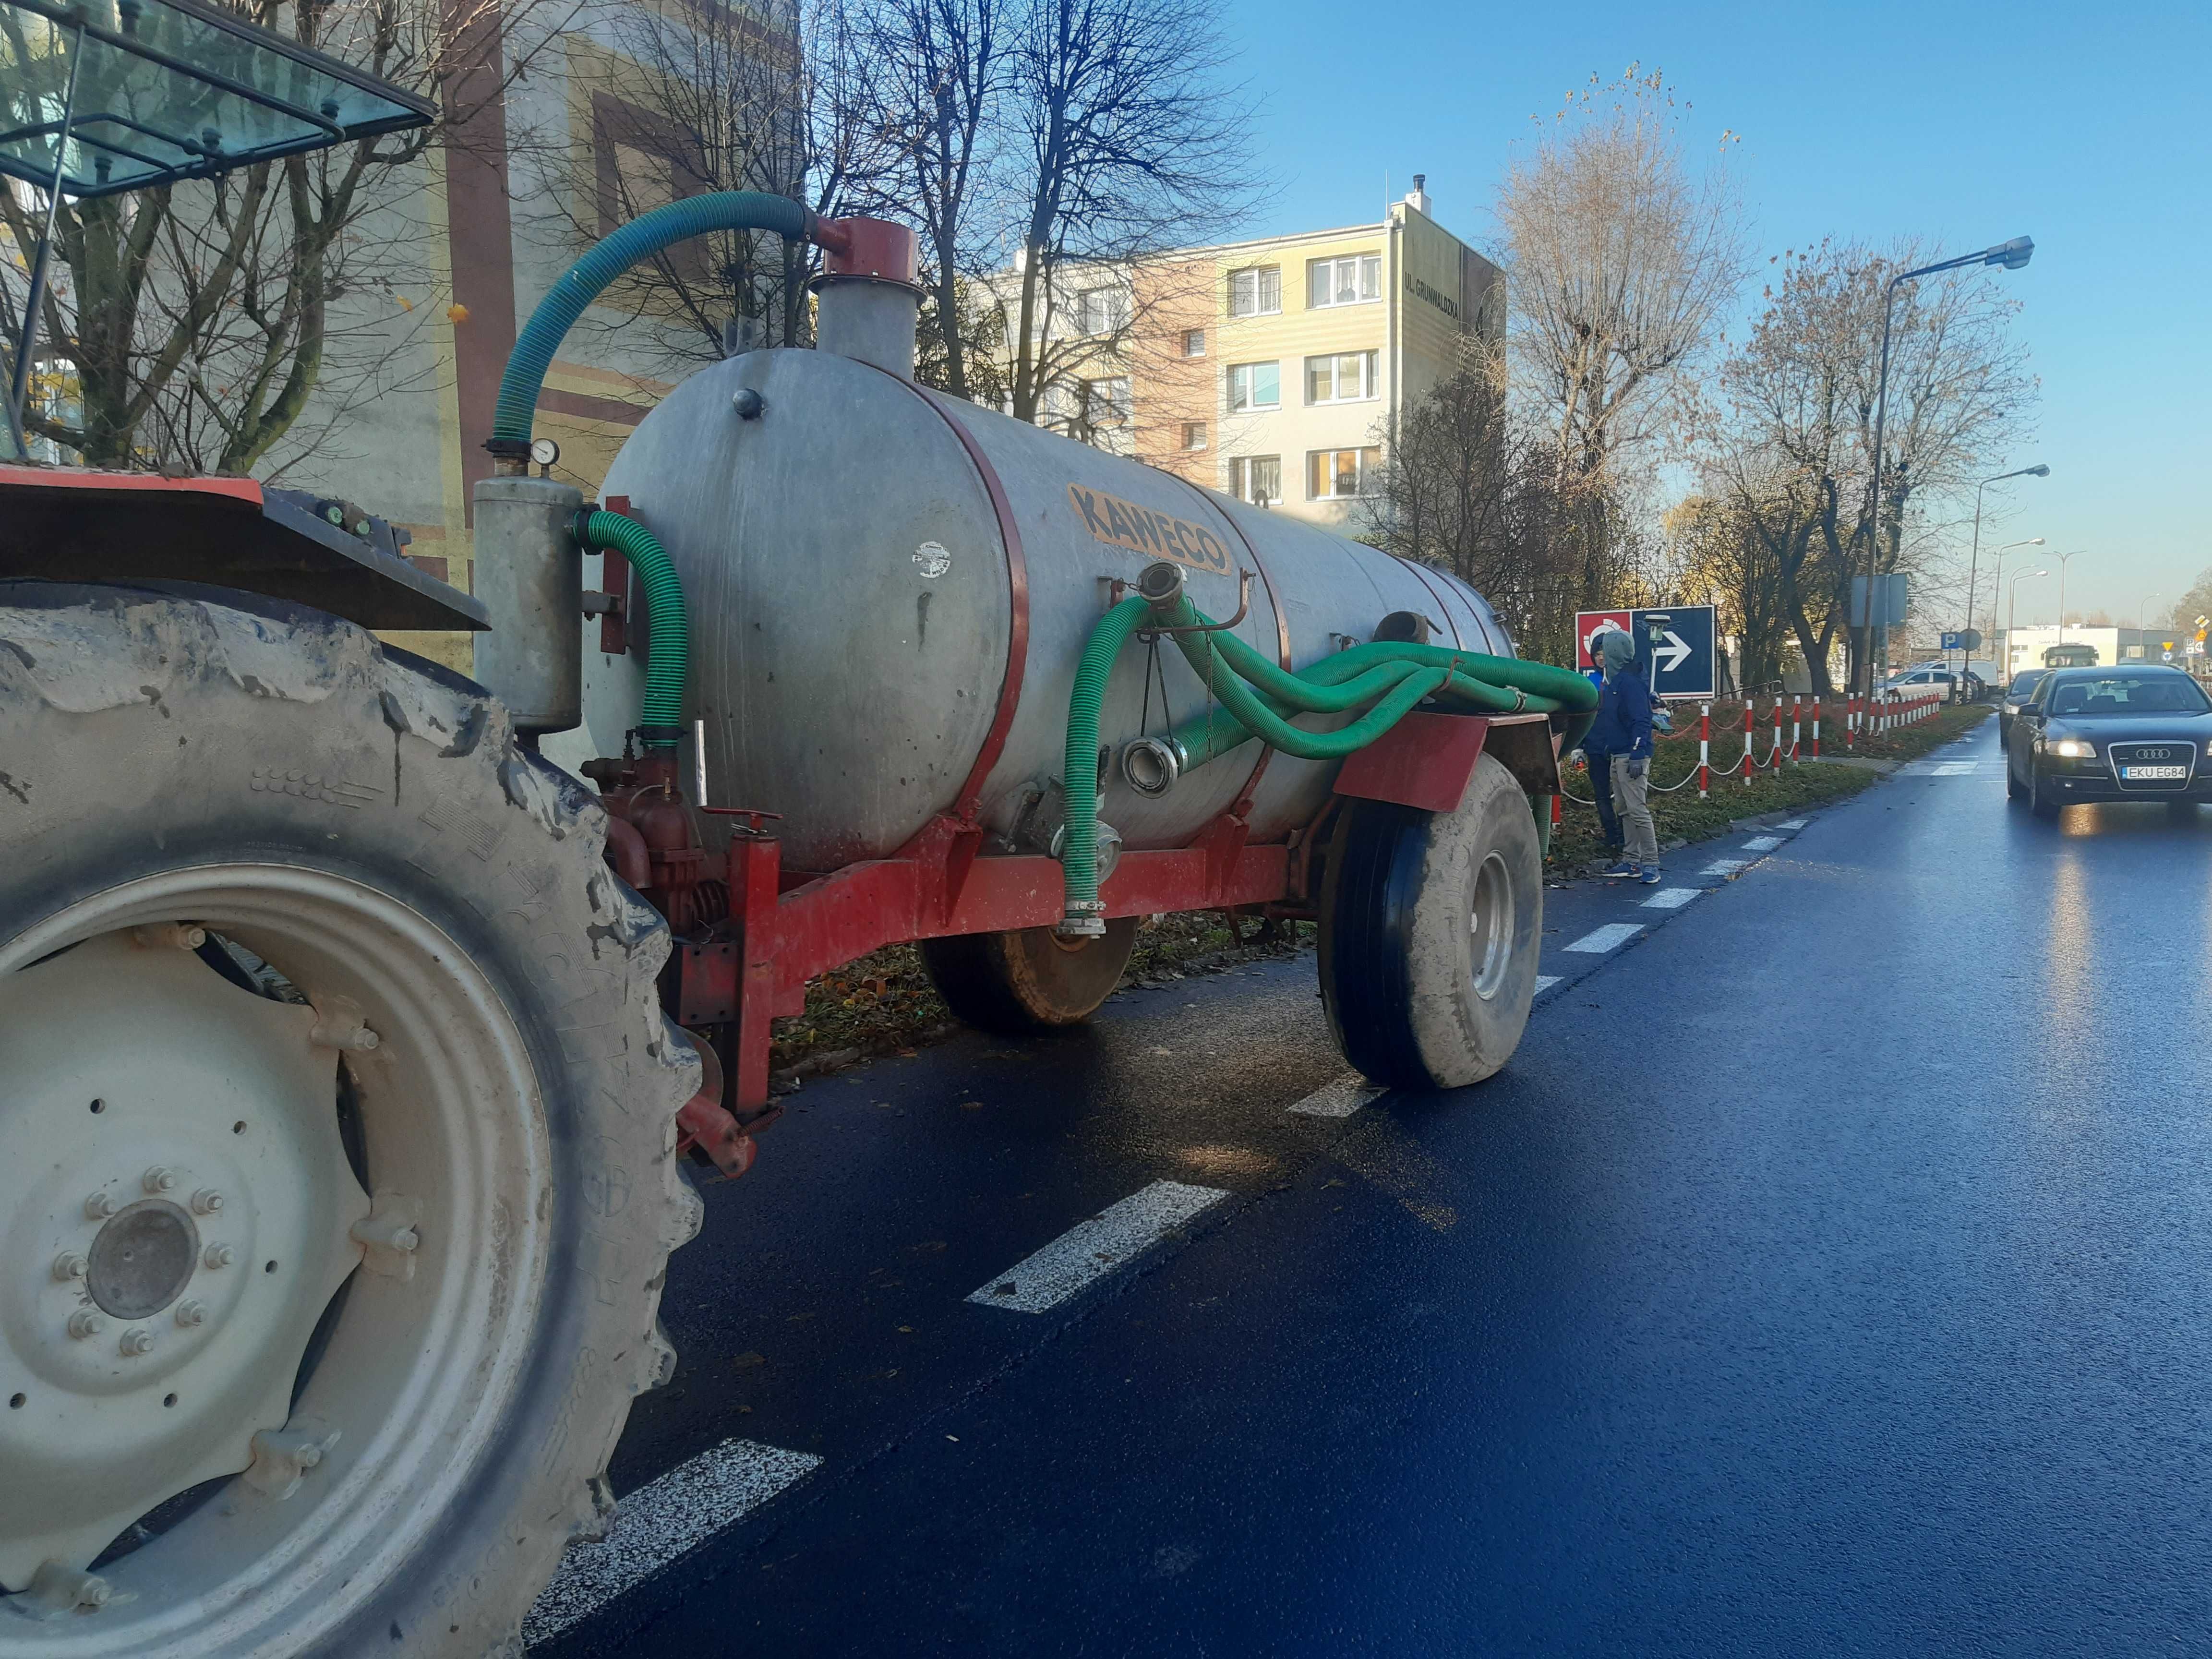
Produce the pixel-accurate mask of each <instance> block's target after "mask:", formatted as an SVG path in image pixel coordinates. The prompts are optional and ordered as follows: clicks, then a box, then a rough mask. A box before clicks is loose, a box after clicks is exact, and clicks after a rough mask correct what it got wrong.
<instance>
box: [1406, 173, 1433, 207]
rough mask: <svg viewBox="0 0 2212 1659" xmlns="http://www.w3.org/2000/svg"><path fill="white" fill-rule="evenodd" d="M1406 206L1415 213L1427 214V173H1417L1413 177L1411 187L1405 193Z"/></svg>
mask: <svg viewBox="0 0 2212 1659" xmlns="http://www.w3.org/2000/svg"><path fill="white" fill-rule="evenodd" d="M1406 205H1407V207H1409V208H1411V209H1413V211H1414V212H1416V213H1419V214H1427V213H1428V211H1429V175H1428V174H1427V173H1415V174H1414V175H1413V189H1411V190H1409V191H1407V192H1406Z"/></svg>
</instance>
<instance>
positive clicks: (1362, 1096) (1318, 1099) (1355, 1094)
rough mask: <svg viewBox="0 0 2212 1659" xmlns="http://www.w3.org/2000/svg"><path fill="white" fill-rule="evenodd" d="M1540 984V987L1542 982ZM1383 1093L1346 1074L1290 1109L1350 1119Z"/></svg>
mask: <svg viewBox="0 0 2212 1659" xmlns="http://www.w3.org/2000/svg"><path fill="white" fill-rule="evenodd" d="M1538 983H1539V984H1540V985H1541V983H1542V981H1538ZM1382 1092H1383V1091H1382V1090H1380V1089H1378V1088H1376V1086H1375V1085H1373V1084H1371V1083H1370V1082H1369V1081H1368V1080H1367V1079H1365V1078H1364V1077H1362V1076H1360V1075H1359V1073H1357V1072H1346V1073H1345V1074H1344V1075H1343V1076H1342V1077H1340V1078H1339V1079H1337V1080H1336V1081H1335V1082H1334V1083H1331V1084H1328V1085H1325V1086H1324V1087H1322V1088H1319V1089H1316V1090H1315V1091H1313V1092H1312V1093H1311V1094H1310V1095H1308V1096H1307V1097H1305V1098H1304V1100H1301V1101H1299V1102H1298V1103H1297V1104H1296V1105H1294V1106H1292V1107H1291V1110H1292V1111H1294V1112H1304V1114H1305V1115H1307V1116H1308V1117H1350V1116H1351V1115H1352V1114H1353V1113H1354V1112H1356V1111H1358V1109H1360V1108H1361V1107H1362V1106H1364V1105H1365V1104H1366V1103H1368V1102H1369V1101H1370V1100H1373V1099H1374V1098H1375V1097H1376V1096H1378V1095H1380V1094H1381V1093H1382Z"/></svg>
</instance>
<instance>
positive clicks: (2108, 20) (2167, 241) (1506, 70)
mask: <svg viewBox="0 0 2212 1659" xmlns="http://www.w3.org/2000/svg"><path fill="white" fill-rule="evenodd" d="M1228 20H1229V26H1230V28H1231V33H1232V36H1233V38H1234V41H1235V44H1236V46H1237V49H1238V50H1239V52H1240V53H1241V57H1240V61H1239V72H1240V73H1241V74H1242V75H1243V76H1244V77H1245V78H1246V79H1248V80H1249V82H1250V83H1251V86H1252V88H1253V90H1254V91H1255V93H1257V94H1260V96H1261V98H1262V99H1263V100H1265V107H1264V110H1263V112H1262V114H1261V122H1260V131H1259V135H1258V138H1259V142H1258V143H1256V144H1255V155H1257V156H1258V157H1259V158H1261V166H1262V167H1265V168H1267V170H1269V171H1271V172H1273V173H1275V174H1276V175H1278V176H1279V177H1280V178H1281V179H1282V180H1283V184H1284V188H1283V189H1282V191H1280V192H1279V195H1277V196H1275V197H1273V198H1271V206H1270V210H1269V212H1268V214H1267V217H1266V219H1265V221H1264V222H1262V223H1261V224H1260V225H1257V226H1255V228H1254V234H1269V233H1273V232H1279V231H1285V230H1291V229H1296V228H1313V227H1316V226H1319V225H1323V224H1329V223H1351V222H1358V221H1359V220H1361V219H1364V218H1369V217H1374V216H1379V214H1380V210H1381V206H1382V204H1383V199H1384V197H1383V175H1384V174H1385V173H1386V172H1387V173H1389V185H1390V188H1391V190H1392V191H1393V192H1394V193H1402V192H1403V191H1405V190H1406V189H1407V185H1408V181H1409V179H1410V177H1411V175H1412V174H1413V173H1415V172H1417V171H1419V172H1423V173H1426V174H1427V175H1428V180H1429V191H1430V194H1431V196H1432V197H1434V198H1435V204H1436V214H1437V217H1438V218H1439V219H1440V220H1441V221H1442V222H1443V223H1444V224H1445V225H1446V226H1448V227H1449V228H1451V229H1453V230H1455V231H1456V232H1458V233H1459V234H1461V235H1462V236H1464V237H1466V238H1468V240H1471V241H1474V242H1476V243H1477V244H1478V245H1482V244H1486V243H1488V242H1489V240H1491V237H1492V222H1491V218H1490V214H1489V203H1490V199H1491V196H1492V191H1493V189H1494V188H1495V185H1496V184H1497V180H1498V174H1499V171H1500V169H1501V167H1503V165H1504V162H1505V161H1506V159H1507V157H1508V156H1509V155H1510V154H1511V153H1512V147H1513V146H1514V145H1515V144H1516V143H1525V142H1526V140H1527V137H1528V135H1529V134H1531V133H1532V132H1533V131H1534V127H1533V126H1532V125H1531V123H1530V120H1529V117H1530V116H1531V115H1534V114H1538V113H1542V114H1544V115H1546V116H1548V115H1549V114H1550V112H1553V111H1554V110H1556V109H1557V108H1558V107H1559V100H1560V96H1561V94H1564V93H1565V91H1566V90H1567V89H1568V88H1571V87H1574V86H1577V85H1579V84H1581V83H1583V82H1585V81H1586V80H1587V79H1588V77H1589V75H1590V73H1591V71H1593V70H1595V71H1597V72H1599V73H1600V74H1601V75H1602V76H1606V77H1607V78H1610V77H1611V76H1614V75H1617V74H1618V73H1620V70H1623V69H1624V68H1626V66H1627V65H1628V64H1630V63H1631V62H1633V61H1640V62H1641V63H1642V64H1644V67H1645V69H1647V70H1649V69H1650V68H1652V67H1654V66H1657V67H1659V68H1661V69H1663V70H1664V71H1665V72H1666V76H1667V78H1668V82H1671V83H1673V84H1674V85H1675V86H1676V87H1678V88H1680V91H1681V93H1682V94H1684V95H1686V97H1688V98H1689V99H1690V100H1691V101H1692V106H1693V108H1692V112H1691V114H1690V118H1689V121H1688V123H1687V126H1686V131H1687V133H1688V136H1689V137H1690V139H1691V142H1692V144H1693V145H1694V146H1696V147H1697V149H1698V150H1699V152H1700V153H1702V152H1703V151H1704V150H1705V147H1706V146H1709V145H1711V143H1714V142H1715V141H1716V140H1717V137H1718V135H1719V134H1720V132H1721V131H1722V130H1723V128H1730V129H1733V130H1735V131H1736V132H1738V133H1741V135H1743V142H1742V144H1741V149H1739V150H1738V151H1737V152H1736V154H1735V166H1736V169H1737V178H1738V181H1739V183H1740V185H1741V190H1742V194H1743V198H1744V203H1745V206H1746V208H1747V213H1748V217H1749V221H1750V225H1751V229H1752V234H1753V242H1754V244H1755V245H1756V246H1757V247H1758V248H1759V252H1760V253H1761V255H1762V256H1764V255H1765V253H1769V252H1779V251H1781V250H1782V249H1784V248H1785V247H1803V246H1807V245H1808V244H1810V243H1812V242H1814V241H1817V240H1819V239H1820V237H1822V236H1824V235H1836V236H1840V237H1862V238H1868V239H1878V238H1887V237H1890V236H1893V235H1896V234H1905V233H1915V234H1921V235H1923V236H1925V237H1928V238H1930V239H1933V240H1936V241H1938V242H1940V243H1941V245H1942V246H1943V247H1944V249H1945V250H1946V251H1947V252H1968V251H1970V250H1972V249H1973V248H1977V247H1982V246H1988V245H1989V244H1990V243H1994V242H1999V241H2002V240H2005V239H2007V238H2008V237H2011V236H2015V235H2020V234H2027V235H2032V236H2033V237H2034V238H2035V244H2036V252H2035V258H2034V262H2033V264H2030V265H2029V266H2028V268H2027V270H2023V271H2021V272H2018V273H2016V274H2015V275H2013V276H2010V277H2009V278H2008V283H2009V284H2010V286H2011V289H2012V291H2013V292H2014V293H2015V294H2016V295H2017V296H2018V297H2019V298H2020V299H2021V301H2023V302H2024V305H2025V309H2024V310H2023V311H2022V312H2021V316H2020V318H2019V319H2018V327H2019V329H2020V331H2021V337H2022V338H2023V339H2024V340H2025V341H2026V343H2027V345H2028V347H2029V349H2030V351H2031V353H2032V354H2033V368H2034V370H2035V372H2036V374H2038V375H2039V377H2040V379H2041V381H2042V393H2043V396H2042V404H2041V407H2040V410H2039V414H2038V416H2037V432H2036V435H2035V436H2034V437H2033V440H2031V441H2029V442H2027V444H2025V445H2023V446H2022V447H2021V450H2020V451H2019V453H2016V454H2015V455H2013V456H2010V457H2008V458H2005V460H2004V463H2003V465H1996V466H1992V467H1991V468H1990V471H1992V472H1998V471H2007V470H2008V469H2009V468H2010V467H2012V466H2020V465H2027V464H2028V463H2029V462H2032V461H2044V462H2047V463H2048V464H2049V465H2050V466H2051V477H2049V478H2048V479H2045V480H2042V481H2036V480H2032V479H2031V480H2026V481H2023V483H2021V484H2019V485H2010V484H2008V485H2002V486H1999V487H1998V489H2003V490H2007V491H2010V492H2013V499H2012V501H2011V503H2010V505H2009V506H2008V507H2006V508H2005V509H2004V512H2005V513H2006V516H2005V517H2004V518H2003V519H2002V521H2001V522H1998V523H1996V525H1995V526H1993V527H1994V529H1995V530H1996V531H1997V532H2001V533H1998V534H1996V535H1992V534H1991V533H1990V532H1991V529H1992V526H1990V524H1988V523H1985V525H1984V546H1985V547H1986V546H1988V545H1990V544H1992V543H1993V542H1994V541H2013V540H2017V539H2020V538H2025V537H2029V536H2043V537H2045V538H2047V539H2048V543H2049V545H2050V547H2051V549H2052V550H2067V549H2071V548H2076V547H2079V548H2085V549H2087V553H2085V554H2084V556H2081V557H2080V558H2077V559H2075V560H2074V561H2073V562H2072V565H2071V567H2070V569H2069V576H2068V579H2067V595H2066V599H2067V608H2068V609H2069V611H2072V610H2075V609H2078V608H2085V607H2087V608H2094V607H2103V608H2106V609H2108V610H2110V611H2112V612H2113V614H2114V615H2115V617H2117V618H2118V619H2120V620H2124V621H2127V620H2132V619H2133V617H2134V616H2135V613H2136V610H2137V609H2138V607H2139V605H2140V604H2141V602H2142V598H2143V596H2144V595H2145V594H2146V593H2147V592H2151V591H2153V590H2162V591H2163V592H2164V593H2165V594H2166V599H2164V600H2160V601H2154V604H2153V606H2152V609H2153V611H2154V612H2157V613H2160V614H2162V613H2163V611H2165V609H2166V605H2168V604H2169V603H2171V601H2172V599H2176V598H2178V597H2179V594H2180V593H2181V592H2182V591H2183V590H2184V589H2185V587H2187V586H2188V585H2189V584H2190V582H2191V581H2192V580H2194V579H2195V577H2196V575H2197V573H2198V572H2199V571H2200V570H2203V569H2204V568H2207V567H2212V528H2208V526H2209V525H2212V519H2208V515H2207V513H2206V512H2205V511H2204V507H2203V501H2202V497H2203V494H2204V492H2205V491H2206V490H2207V489H2208V488H2212V453H2208V450H2212V443H2208V439H2212V418H2208V416H2207V412H2206V411H2207V400H2208V398H2212V307H2209V306H2208V305H2207V303H2206V301H2205V300H2204V298H2203V295H2206V294H2207V293H2208V292H2212V137H2208V134H2212V96H2208V93H2207V89H2206V86H2205V82H2204V79H2203V77H2204V76H2205V75H2206V74H2207V73H2208V70H2212V12H2208V11H2207V10H2205V9H2194V8H2191V7H2186V6H2181V5H2155V6H2153V5H2142V4H2125V3H2124V4H2120V5H2112V4H2105V5H2087V6H2069V7H2064V8H2061V7H2057V6H2053V5H2049V4H2043V3H2022V4H2016V5H2010V6H2004V5H1992V4H1972V5H1967V4H1957V3H1945V0H1925V3H1921V4H1917V5H1909V4H1893V3H1881V4H1874V5H1853V6H1850V7H1844V6H1808V5H1803V4H1790V3H1788V0H1784V3H1783V4H1780V5H1774V4H1767V5H1740V6H1721V5H1711V6H1658V5H1651V4H1648V3H1647V4H1643V5H1620V4H1614V3H1610V0H1596V3H1586V4H1582V5H1569V6H1559V5H1516V6H1497V7H1491V6H1479V7H1478V6H1467V5H1462V4H1454V3H1442V0H1363V3H1359V4H1356V5H1351V6H1346V5H1345V4H1344V3H1342V0H1338V3H1335V4H1322V3H1320V0H1230V9H1229V13H1228ZM1761 264H1764V259H1763V257H1762V259H1761ZM1754 292H1755V288H1754ZM1998 489H1992V490H1991V491H1990V500H1991V501H1993V502H1995V501H1997V499H1998ZM2013 557H2014V558H2017V557H2018V555H2014V556H2013ZM2039 589H2040V590H2043V592H2042V598H2041V599H2040V605H2038V590H2039ZM2056 590H2057V581H2056V577H2055V572H2054V576H2053V578H2052V579H2051V580H2045V581H2041V582H2038V581H2033V580H2029V581H2024V582H2022V583H2021V590H2020V593H2021V597H2020V605H2021V622H2022V623H2027V620H2028V617H2029V613H2030V611H2031V609H2036V610H2037V619H2038V620H2044V621H2047V620H2050V616H2051V611H2054V610H2055V602H2056V598H2057V592H2056ZM1977 608H1979V607H1977Z"/></svg>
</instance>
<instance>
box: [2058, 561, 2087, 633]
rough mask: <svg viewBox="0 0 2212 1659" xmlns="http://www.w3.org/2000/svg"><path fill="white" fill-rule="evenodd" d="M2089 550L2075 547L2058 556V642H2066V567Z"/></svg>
mask: <svg viewBox="0 0 2212 1659" xmlns="http://www.w3.org/2000/svg"><path fill="white" fill-rule="evenodd" d="M2087 551H2088V549H2087V548H2086V547H2077V548H2075V550H2073V551H2072V552H2071V553H2061V554H2060V555H2059V556H2058V643H2059V644H2061V645H2063V644H2065V643H2066V567H2067V565H2068V564H2069V562H2072V561H2073V560H2075V559H2078V558H2080V557H2081V556H2082V555H2083V554H2084V553H2087Z"/></svg>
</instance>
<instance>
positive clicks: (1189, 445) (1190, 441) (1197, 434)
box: [1182, 421, 1206, 449]
mask: <svg viewBox="0 0 2212 1659" xmlns="http://www.w3.org/2000/svg"><path fill="white" fill-rule="evenodd" d="M1182 447H1184V448H1185V449H1203V448H1205V447H1206V422H1204V421H1185V422H1183V423H1182Z"/></svg>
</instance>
